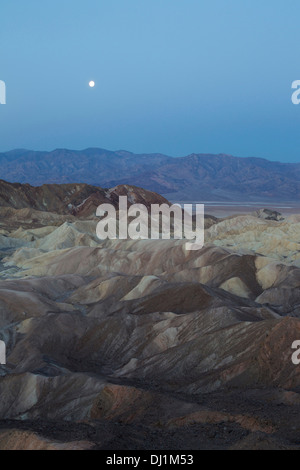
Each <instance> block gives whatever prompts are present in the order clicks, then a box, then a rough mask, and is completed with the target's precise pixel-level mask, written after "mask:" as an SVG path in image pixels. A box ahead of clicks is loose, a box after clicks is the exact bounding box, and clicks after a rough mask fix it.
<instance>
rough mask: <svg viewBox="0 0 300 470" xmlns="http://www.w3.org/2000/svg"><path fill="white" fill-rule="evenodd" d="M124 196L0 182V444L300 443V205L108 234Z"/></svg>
mask: <svg viewBox="0 0 300 470" xmlns="http://www.w3.org/2000/svg"><path fill="white" fill-rule="evenodd" d="M120 195H127V196H128V200H129V202H130V203H134V202H140V203H144V204H146V205H147V206H149V205H150V204H152V203H163V202H166V200H165V199H164V198H162V197H161V196H159V195H157V194H155V193H152V192H150V191H145V190H142V189H140V188H136V187H134V186H118V187H116V188H112V189H109V190H107V189H106V190H104V189H101V188H95V187H92V186H87V185H44V186H42V187H40V188H33V187H31V186H29V185H17V184H13V185H12V184H10V183H5V182H3V181H2V182H0V206H1V207H0V339H1V340H2V341H4V342H5V344H6V348H7V351H6V352H7V355H6V364H5V365H2V366H0V393H1V401H0V449H1V450H10V449H34V450H38V449H45V450H50V449H80V450H82V449H99V450H100V449H105V450H122V449H127V450H135V449H138V450H141V449H149V450H153V449H157V450H168V449H170V450H174V449H176V450H177V449H178V450H185V449H187V450H188V449H189V450H196V449H299V447H300V419H299V416H300V415H299V411H300V365H297V364H294V363H293V362H292V355H293V353H294V351H293V349H292V344H293V343H294V341H297V340H300V289H299V287H300V215H290V216H287V217H283V216H281V215H280V214H278V213H276V212H274V211H273V212H272V211H268V210H260V211H255V212H253V213H251V214H246V215H238V216H229V217H226V218H222V219H221V218H219V219H218V218H216V217H213V216H209V215H206V217H205V245H204V247H203V248H202V249H201V250H195V251H187V250H186V249H185V241H184V240H172V239H171V240H104V241H100V240H99V239H98V238H97V236H96V225H97V222H98V218H97V217H95V210H96V207H97V206H98V205H99V204H100V203H102V202H110V203H112V204H114V206H115V207H116V208H117V199H118V196H120Z"/></svg>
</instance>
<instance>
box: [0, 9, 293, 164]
mask: <svg viewBox="0 0 300 470" xmlns="http://www.w3.org/2000/svg"><path fill="white" fill-rule="evenodd" d="M0 17H1V26H0V57H1V62H0V80H4V81H5V82H6V86H7V104H6V105H0V151H7V150H10V149H13V148H29V149H34V150H52V149H54V148H58V147H66V148H71V149H83V148H87V147H102V148H107V149H110V150H117V149H126V150H129V151H133V152H137V153H141V152H145V153H148V152H149V153H150V152H160V153H165V154H168V155H173V156H183V155H187V154H189V153H192V152H195V153H227V154H232V155H236V156H257V157H265V158H268V159H272V160H281V161H290V162H292V161H300V158H299V157H300V153H299V151H300V105H299V106H296V105H293V104H292V102H291V95H292V90H291V84H292V82H293V81H294V80H300V58H299V54H298V48H299V44H300V2H299V0H42V1H41V0H26V1H25V0H9V1H4V0H2V1H1V5H0ZM89 80H95V82H96V86H95V88H93V89H92V88H89V86H88V82H89Z"/></svg>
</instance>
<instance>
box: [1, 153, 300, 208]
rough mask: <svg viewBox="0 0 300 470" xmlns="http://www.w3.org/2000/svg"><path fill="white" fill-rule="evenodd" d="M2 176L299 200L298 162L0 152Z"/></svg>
mask: <svg viewBox="0 0 300 470" xmlns="http://www.w3.org/2000/svg"><path fill="white" fill-rule="evenodd" d="M0 178H2V179H5V180H6V181H10V182H18V183H29V184H31V185H33V186H38V185H42V184H45V183H48V184H49V183H59V184H62V183H86V184H90V185H94V186H101V187H103V188H111V187H113V186H116V185H120V184H129V185H135V186H139V187H143V188H145V189H148V190H150V191H155V192H157V193H160V194H162V195H164V196H166V197H167V199H169V200H171V201H198V202H201V201H224V202H225V201H243V202H244V201H253V202H255V201H276V202H278V201H297V200H299V199H300V163H280V162H272V161H269V160H265V159H262V158H252V157H251V158H240V157H233V156H231V155H224V154H220V155H210V154H191V155H188V156H186V157H176V158H174V157H169V156H166V155H162V154H139V155H138V154H133V153H130V152H127V151H123V150H120V151H116V152H113V151H109V150H104V149H99V148H89V149H86V150H81V151H75V150H67V149H56V150H53V151H51V152H40V151H39V152H36V151H31V150H12V151H10V152H6V153H0Z"/></svg>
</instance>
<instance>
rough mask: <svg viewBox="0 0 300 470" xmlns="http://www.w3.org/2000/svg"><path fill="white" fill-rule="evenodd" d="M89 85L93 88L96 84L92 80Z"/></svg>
mask: <svg viewBox="0 0 300 470" xmlns="http://www.w3.org/2000/svg"><path fill="white" fill-rule="evenodd" d="M89 86H90V87H91V88H94V86H95V82H94V80H91V81H90V82H89Z"/></svg>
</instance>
